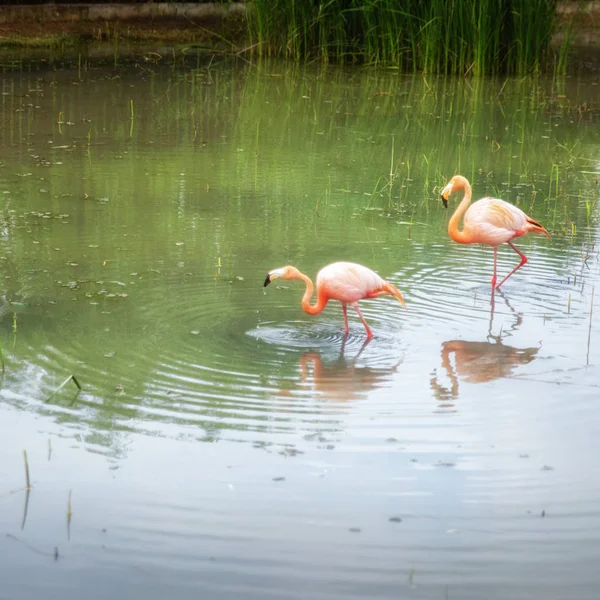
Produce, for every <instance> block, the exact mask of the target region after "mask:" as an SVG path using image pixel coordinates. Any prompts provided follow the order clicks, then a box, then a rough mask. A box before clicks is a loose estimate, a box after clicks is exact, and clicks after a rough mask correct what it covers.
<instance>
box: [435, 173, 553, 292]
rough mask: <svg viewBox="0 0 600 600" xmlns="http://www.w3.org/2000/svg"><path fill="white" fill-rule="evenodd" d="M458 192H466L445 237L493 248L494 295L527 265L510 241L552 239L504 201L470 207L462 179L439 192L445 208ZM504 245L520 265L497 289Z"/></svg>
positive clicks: (484, 200)
mask: <svg viewBox="0 0 600 600" xmlns="http://www.w3.org/2000/svg"><path fill="white" fill-rule="evenodd" d="M460 189H464V190H465V196H464V198H463V200H462V202H461V203H460V204H459V205H458V208H457V209H456V211H455V212H454V214H453V215H452V217H451V218H450V221H449V223H448V234H449V235H450V237H451V238H452V239H453V240H454V241H455V242H458V243H460V244H487V245H489V246H492V247H493V248H494V275H493V277H492V291H493V290H494V289H498V288H499V287H500V286H501V285H502V284H503V283H504V282H505V281H506V280H507V279H508V278H509V277H510V276H511V275H512V274H513V273H514V272H515V271H517V269H520V268H521V267H522V266H523V265H524V264H525V263H526V262H527V257H526V256H525V255H524V254H523V253H522V252H521V251H520V250H519V249H518V248H517V247H516V246H515V245H514V244H513V243H512V241H511V240H513V239H514V238H517V237H520V236H522V235H525V234H527V233H530V232H534V233H543V234H544V235H545V236H546V237H547V238H548V239H552V238H551V237H550V234H549V233H548V231H547V230H546V229H545V228H544V227H543V226H542V225H541V224H540V223H538V222H537V221H534V220H533V219H532V218H530V217H528V216H527V215H526V214H525V213H524V212H523V211H522V210H521V209H520V208H517V207H516V206H513V205H512V204H509V203H508V202H504V200H499V199H498V198H482V199H481V200H477V202H475V203H473V204H472V205H471V206H469V204H470V203H471V185H470V184H469V182H468V181H467V179H466V178H465V177H462V176H461V175H455V176H454V177H453V178H452V179H451V180H450V183H448V185H447V186H446V187H445V188H444V189H443V190H442V200H443V202H444V206H448V198H449V197H450V195H451V194H452V192H455V191H457V190H460ZM467 207H468V208H467ZM463 214H464V220H463V229H462V231H460V230H459V229H458V223H459V221H460V218H461V216H462V215H463ZM504 243H507V244H508V245H509V246H510V247H511V248H512V249H513V250H514V251H515V252H516V253H517V254H518V255H519V256H520V257H521V262H520V263H519V264H518V265H517V266H516V267H515V268H514V269H513V270H512V271H511V272H510V273H509V274H508V275H507V276H506V277H505V278H504V279H503V280H502V281H501V282H500V283H499V284H498V285H496V261H497V252H498V246H499V245H500V244H504Z"/></svg>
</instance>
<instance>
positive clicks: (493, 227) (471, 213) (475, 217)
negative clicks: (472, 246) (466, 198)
mask: <svg viewBox="0 0 600 600" xmlns="http://www.w3.org/2000/svg"><path fill="white" fill-rule="evenodd" d="M464 226H465V229H466V230H468V231H470V232H471V233H472V234H473V236H474V239H473V241H474V242H479V243H484V244H489V245H491V246H499V245H500V244H502V243H504V242H507V241H509V240H512V239H513V238H515V237H518V236H520V235H523V234H524V233H526V232H527V215H526V214H525V213H524V212H523V211H522V210H521V209H520V208H517V207H516V206H513V205H512V204H509V203H508V202H504V200H499V199H498V198H482V199H481V200H478V201H477V202H475V203H474V204H472V205H471V206H470V207H469V209H468V210H467V212H466V213H465V219H464Z"/></svg>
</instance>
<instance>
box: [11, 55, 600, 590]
mask: <svg viewBox="0 0 600 600" xmlns="http://www.w3.org/2000/svg"><path fill="white" fill-rule="evenodd" d="M165 62H166V61H165ZM3 67H4V68H3V72H2V74H1V75H0V93H1V95H0V122H1V128H0V194H1V197H2V204H1V206H0V277H1V281H2V284H3V285H2V306H1V313H0V314H1V320H0V339H1V342H2V355H3V360H4V363H5V375H4V378H3V380H2V388H1V391H0V399H1V402H0V450H1V454H2V466H1V467H0V472H1V474H2V476H1V484H0V485H1V488H0V509H1V510H0V553H1V556H2V578H1V584H0V598H2V599H5V598H6V599H9V598H10V599H20V598H32V597H36V596H37V595H43V597H44V598H48V599H53V598H60V599H61V600H66V599H71V598H80V597H81V592H82V590H85V594H86V597H87V598H107V597H114V598H124V597H131V596H132V595H133V594H135V595H136V596H137V595H139V596H140V597H142V595H143V597H145V598H148V599H155V598H156V599H158V598H164V597H166V596H167V595H172V596H173V597H176V598H199V597H202V598H232V599H233V598H236V599H237V598H249V599H255V598H256V599H259V598H260V599H262V598H297V599H304V598H319V599H321V598H322V599H336V598H344V599H347V598H386V599H387V598H426V599H429V598H440V599H441V598H473V599H481V598H507V597H510V598H532V599H538V598H540V599H542V598H543V599H548V598H556V599H558V598H565V597H569V598H596V597H597V593H598V592H597V590H598V586H599V585H600V575H599V574H598V568H597V563H598V545H599V543H600V508H599V507H600V475H599V470H598V465H597V456H598V452H599V450H600V441H599V440H600V436H599V435H598V434H599V429H600V422H599V418H598V413H597V400H598V397H599V394H600V377H599V376H600V369H599V367H598V365H599V364H600V331H599V330H598V320H597V315H598V314H600V301H599V298H600V260H599V255H598V247H597V244H596V238H597V232H598V204H597V200H598V191H599V190H598V177H599V176H600V165H599V163H598V152H599V150H600V137H599V133H600V118H599V114H600V112H599V111H600V107H599V105H598V86H597V81H595V80H594V79H585V78H578V77H572V78H569V79H565V80H559V81H556V80H551V79H547V80H546V79H540V78H537V79H508V80H504V79H501V80H490V79H479V80H478V79H463V78H457V79H440V78H429V77H423V76H405V75H399V74H398V73H397V72H395V71H381V70H379V71H376V70H366V69H360V68H355V69H351V70H345V69H336V68H322V67H320V66H312V67H298V66H296V65H286V64H282V63H253V64H250V63H247V62H239V63H232V62H230V61H225V60H223V59H220V58H218V59H216V58H213V59H212V60H211V59H207V60H206V61H204V59H197V58H196V57H193V58H191V57H188V58H187V60H186V59H178V60H177V61H176V62H171V63H170V64H154V63H152V62H150V61H144V60H143V57H139V60H133V61H126V60H123V61H118V60H116V59H115V61H114V62H113V61H111V62H110V64H102V63H100V62H86V61H83V64H82V63H80V62H79V61H78V60H77V59H76V60H75V61H73V63H72V64H69V63H68V61H67V62H63V63H58V62H55V61H53V60H50V59H48V60H46V61H37V62H33V63H29V62H26V61H14V60H13V61H9V60H7V59H5V63H4V65H3ZM455 173H461V174H463V175H465V176H467V177H468V178H469V179H470V180H471V181H472V183H473V186H474V197H475V198H478V197H482V196H484V195H495V196H500V197H502V198H503V199H505V200H508V201H510V202H512V203H514V204H517V205H519V206H520V207H521V208H523V209H524V210H526V211H527V212H528V213H529V214H530V216H531V217H533V218H534V219H537V220H539V221H541V222H542V223H543V224H544V225H545V226H546V228H547V229H548V230H549V231H550V233H551V234H552V236H553V239H552V242H549V241H548V240H546V239H545V238H544V237H543V236H533V235H530V236H528V237H526V238H522V239H521V240H520V243H519V244H518V245H519V247H520V248H521V249H522V250H523V251H524V252H525V254H527V255H528V257H529V259H530V261H529V263H528V264H527V265H526V266H525V267H524V268H523V269H522V270H520V271H519V272H518V273H517V274H516V275H514V276H513V277H512V278H511V279H510V280H509V281H508V282H507V283H506V284H505V285H504V286H503V288H502V292H501V293H497V294H496V296H495V302H494V303H493V305H492V304H491V302H490V301H491V297H490V289H489V281H490V279H491V274H492V251H491V249H490V248H485V247H479V246H459V245H458V244H456V243H454V242H452V241H451V240H449V239H448V236H447V222H448V219H449V216H450V214H451V210H453V208H454V207H456V204H457V202H456V198H454V197H453V198H452V199H451V203H450V211H448V210H445V209H444V208H443V206H442V204H441V201H440V196H439V192H440V190H441V187H442V186H443V185H444V184H445V183H446V182H447V180H448V179H449V178H450V177H451V176H452V175H454V174H455ZM335 260H350V261H354V262H359V263H362V264H364V265H366V266H368V267H370V268H371V269H373V270H375V271H377V272H378V273H379V274H380V275H381V276H382V277H384V278H386V279H388V280H389V281H390V282H391V283H393V284H394V285H396V286H397V287H398V288H399V289H400V290H401V291H402V293H403V295H404V297H405V299H406V302H407V308H408V309H407V310H404V309H402V307H401V306H400V305H399V304H398V302H396V301H395V300H394V299H390V298H381V299H376V300H370V301H365V302H363V303H362V304H361V306H362V311H363V314H364V315H365V317H366V319H367V320H368V322H369V324H370V325H371V327H372V329H373V332H374V333H375V338H374V339H373V340H372V341H371V342H370V343H369V344H366V345H365V344H364V342H365V336H364V329H363V327H362V325H361V323H360V321H359V320H358V319H357V318H356V316H355V315H354V314H351V315H349V317H350V330H351V332H350V335H349V337H348V338H347V339H346V340H344V338H343V335H342V333H343V320H342V312H341V307H340V305H339V304H338V303H335V302H332V303H330V304H329V305H328V306H327V308H326V309H325V311H324V312H323V313H322V314H320V315H318V316H314V317H311V316H309V315H305V314H304V313H303V312H302V311H301V309H300V299H301V296H302V293H303V291H304V290H303V286H302V284H301V282H286V281H281V280H277V281H276V282H274V284H272V285H271V286H269V287H268V288H266V289H265V288H263V282H264V278H265V275H266V273H267V271H268V270H270V269H273V268H276V267H280V266H283V265H285V264H288V263H291V264H294V265H295V266H297V267H298V268H300V269H301V270H302V271H304V272H306V273H307V274H309V275H310V276H311V277H314V275H315V273H316V272H317V270H318V269H319V268H320V267H322V266H324V265H325V264H327V263H329V262H332V261H335ZM517 262H518V257H517V255H516V254H515V253H514V252H513V251H512V250H511V249H510V248H508V247H504V248H502V249H501V250H500V252H499V275H502V274H504V273H506V272H508V271H509V270H510V269H511V268H512V267H513V266H514V265H516V263H517ZM594 296H595V300H594ZM592 308H593V311H592ZM350 312H353V311H350ZM70 375H75V376H76V378H77V380H78V381H79V383H80V384H81V385H82V388H83V389H82V390H81V392H79V393H77V388H76V387H75V385H74V383H73V382H72V381H70V382H68V383H67V385H65V386H64V387H62V388H61V389H60V390H58V391H57V392H56V393H55V391H56V390H57V388H58V387H59V386H60V384H61V383H63V381H65V379H66V378H67V377H69V376H70ZM23 449H26V450H27V453H28V462H29V470H30V476H31V485H32V489H31V491H30V492H29V494H27V493H26V490H25V474H24V463H23Z"/></svg>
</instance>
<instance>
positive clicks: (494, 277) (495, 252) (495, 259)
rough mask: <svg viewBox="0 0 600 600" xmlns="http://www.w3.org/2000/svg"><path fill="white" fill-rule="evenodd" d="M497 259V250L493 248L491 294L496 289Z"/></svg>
mask: <svg viewBox="0 0 600 600" xmlns="http://www.w3.org/2000/svg"><path fill="white" fill-rule="evenodd" d="M497 259H498V248H497V247H496V246H494V276H493V277H492V294H493V293H494V289H495V288H496V261H497Z"/></svg>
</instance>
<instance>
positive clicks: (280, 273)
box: [263, 265, 298, 287]
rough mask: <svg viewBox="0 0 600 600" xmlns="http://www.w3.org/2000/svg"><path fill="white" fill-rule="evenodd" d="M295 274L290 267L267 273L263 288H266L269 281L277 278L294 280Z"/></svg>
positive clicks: (295, 270)
mask: <svg viewBox="0 0 600 600" xmlns="http://www.w3.org/2000/svg"><path fill="white" fill-rule="evenodd" d="M297 274H298V270H297V269H296V268H295V267H292V266H291V265H287V266H286V267H280V268H279V269H273V270H272V271H269V272H268V273H267V278H266V279H265V284H264V286H263V287H267V286H268V285H269V284H270V283H271V281H273V279H277V278H278V277H279V278H281V279H296V275H297Z"/></svg>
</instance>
